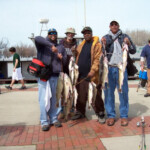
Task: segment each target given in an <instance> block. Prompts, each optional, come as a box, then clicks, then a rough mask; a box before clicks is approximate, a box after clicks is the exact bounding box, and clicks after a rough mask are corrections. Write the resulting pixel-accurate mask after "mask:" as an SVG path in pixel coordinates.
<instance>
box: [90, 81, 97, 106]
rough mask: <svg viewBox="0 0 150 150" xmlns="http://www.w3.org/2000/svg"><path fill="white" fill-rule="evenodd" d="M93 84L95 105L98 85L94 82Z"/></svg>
mask: <svg viewBox="0 0 150 150" xmlns="http://www.w3.org/2000/svg"><path fill="white" fill-rule="evenodd" d="M91 83H92V86H93V104H95V100H96V95H97V88H96V84H95V83H94V82H91Z"/></svg>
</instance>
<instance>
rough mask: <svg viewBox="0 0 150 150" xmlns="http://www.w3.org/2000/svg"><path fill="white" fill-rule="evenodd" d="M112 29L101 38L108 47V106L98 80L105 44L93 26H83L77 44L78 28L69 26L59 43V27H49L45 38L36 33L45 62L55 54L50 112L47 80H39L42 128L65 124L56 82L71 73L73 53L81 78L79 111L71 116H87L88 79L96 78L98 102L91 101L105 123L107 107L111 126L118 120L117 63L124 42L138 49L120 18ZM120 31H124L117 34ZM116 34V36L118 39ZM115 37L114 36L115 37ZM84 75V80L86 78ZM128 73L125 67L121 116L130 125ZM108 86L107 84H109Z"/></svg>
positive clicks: (76, 117)
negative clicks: (116, 93) (81, 39)
mask: <svg viewBox="0 0 150 150" xmlns="http://www.w3.org/2000/svg"><path fill="white" fill-rule="evenodd" d="M109 27H110V32H109V34H107V35H106V36H104V37H103V38H102V39H101V42H102V43H103V44H104V45H105V50H106V53H107V57H108V64H109V67H108V70H109V71H108V83H109V86H108V85H107V83H106V84H105V88H104V95H105V100H104V101H105V107H104V102H103V99H102V85H101V84H100V83H99V82H98V79H99V58H100V56H101V55H102V44H101V43H100V42H99V38H98V37H96V36H93V31H92V29H91V28H90V27H84V28H83V30H82V31H81V33H82V34H83V37H84V40H83V41H82V42H81V43H80V44H79V45H77V42H76V39H75V38H74V36H75V34H76V33H75V29H74V28H68V29H67V31H66V33H65V34H66V37H65V38H64V39H63V40H62V41H61V42H60V43H59V44H58V43H57V35H58V33H57V31H56V29H54V28H52V29H49V30H48V35H47V37H46V39H45V38H43V37H40V36H38V37H35V45H36V47H37V58H38V59H40V60H41V61H42V62H43V63H44V64H46V65H49V63H50V59H51V57H52V60H53V61H52V75H51V76H50V78H49V83H50V86H51V90H52V98H51V106H50V110H49V111H48V112H47V111H46V109H45V101H44V97H45V94H46V82H44V81H42V80H40V79H39V80H38V86H39V104H40V112H41V113H40V114H41V115H40V120H41V125H42V130H43V131H47V130H49V127H50V125H54V126H55V127H61V126H62V124H61V122H60V121H59V120H58V115H59V113H60V112H61V113H63V111H61V109H62V108H61V104H60V105H59V107H56V86H57V81H58V77H59V73H60V72H65V73H67V74H68V73H69V70H68V65H69V60H70V57H71V56H75V58H76V63H77V65H78V67H79V78H78V82H80V81H81V80H82V82H81V83H79V84H78V85H77V87H76V88H77V92H78V99H77V104H76V112H75V113H74V115H73V116H72V117H71V119H72V120H76V119H81V118H84V117H85V111H86V102H87V95H88V94H87V93H88V85H89V82H91V81H93V82H94V83H95V84H96V85H97V91H98V92H97V95H96V100H95V103H92V106H93V109H94V111H95V113H96V115H97V116H98V120H99V122H100V123H105V113H104V112H105V109H106V113H107V117H108V119H107V125H108V126H112V125H114V123H115V117H116V113H115V98H114V91H115V88H116V87H117V88H118V78H119V75H118V74H119V73H118V67H117V64H118V63H119V62H122V59H121V58H122V44H123V42H125V43H126V44H127V45H128V47H129V53H131V54H134V53H135V52H136V48H135V45H134V44H133V42H132V41H131V39H130V38H129V36H128V35H126V34H123V33H122V32H121V30H120V28H119V23H118V22H117V21H112V22H111V23H110V26H109ZM118 32H121V34H120V35H119V36H118V37H117V38H116V36H117V34H118ZM115 38H116V39H115ZM114 39H115V40H114ZM83 79H84V80H83ZM127 80H128V75H127V71H125V75H124V81H123V86H122V93H119V99H120V107H119V108H120V118H121V125H122V126H127V125H128V110H129V103H128V81H127ZM106 87H107V88H106Z"/></svg>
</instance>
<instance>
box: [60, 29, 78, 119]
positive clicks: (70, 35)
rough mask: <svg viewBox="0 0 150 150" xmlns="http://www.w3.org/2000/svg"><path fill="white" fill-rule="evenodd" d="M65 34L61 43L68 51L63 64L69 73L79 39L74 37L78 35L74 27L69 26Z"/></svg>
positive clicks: (62, 115) (62, 116) (72, 110)
mask: <svg viewBox="0 0 150 150" xmlns="http://www.w3.org/2000/svg"><path fill="white" fill-rule="evenodd" d="M65 34H66V37H65V38H64V39H62V41H61V42H60V43H61V44H62V45H63V46H64V47H65V50H66V53H67V63H66V65H64V66H63V72H64V73H67V74H68V75H69V62H70V58H71V57H72V56H73V57H75V49H76V47H77V41H76V39H75V38H74V36H75V35H76V32H75V29H74V28H72V27H70V28H67V30H66V32H65ZM73 112H74V109H73V108H72V109H71V113H70V115H73ZM63 118H64V107H63V106H62V112H61V115H60V119H63Z"/></svg>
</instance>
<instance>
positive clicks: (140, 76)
mask: <svg viewBox="0 0 150 150" xmlns="http://www.w3.org/2000/svg"><path fill="white" fill-rule="evenodd" d="M139 78H140V79H144V80H147V79H148V78H147V71H146V70H144V71H143V72H142V71H141V70H140V72H139Z"/></svg>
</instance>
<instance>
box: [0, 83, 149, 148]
mask: <svg viewBox="0 0 150 150" xmlns="http://www.w3.org/2000/svg"><path fill="white" fill-rule="evenodd" d="M129 85H130V92H129V97H130V108H131V109H130V111H129V117H130V119H129V125H128V126H127V127H121V126H120V119H119V111H118V107H119V101H118V97H117V96H116V112H117V121H116V123H115V125H114V126H112V127H108V126H107V125H106V124H104V125H101V124H99V123H98V122H97V120H96V116H95V115H94V113H93V111H92V110H87V118H88V119H89V120H87V119H82V120H78V121H68V122H67V123H63V127H62V128H55V127H54V126H52V127H51V128H50V130H49V131H48V132H42V131H41V127H40V125H39V105H38V100H37V99H38V93H37V85H36V84H30V85H27V87H28V89H27V90H24V91H19V90H18V89H17V88H18V87H19V86H20V85H15V88H16V89H15V90H12V91H8V90H5V89H4V86H5V85H2V94H1V95H0V118H1V120H0V150H120V149H121V150H127V149H128V150H134V149H135V150H136V149H138V146H139V144H140V141H141V133H142V129H141V127H137V126H136V124H137V122H138V121H140V116H142V115H143V116H145V121H146V126H145V134H146V144H147V150H149V149H150V143H149V139H150V115H149V114H150V98H144V97H143V95H144V93H145V91H142V90H139V92H138V93H137V92H135V91H136V89H135V88H136V87H137V82H135V83H134V82H132V83H130V82H129ZM116 95H117V94H116ZM123 141H126V143H123ZM131 141H132V142H131ZM128 143H130V144H128ZM133 147H134V148H133Z"/></svg>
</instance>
